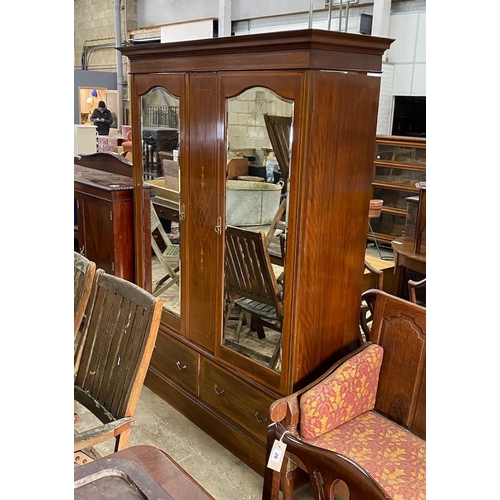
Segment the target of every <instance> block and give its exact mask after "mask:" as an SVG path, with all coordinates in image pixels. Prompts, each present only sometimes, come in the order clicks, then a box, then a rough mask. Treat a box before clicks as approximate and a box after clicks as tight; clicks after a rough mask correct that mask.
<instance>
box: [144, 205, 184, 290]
mask: <svg viewBox="0 0 500 500" xmlns="http://www.w3.org/2000/svg"><path fill="white" fill-rule="evenodd" d="M155 231H158V233H159V234H160V237H161V239H162V240H163V243H164V244H165V250H163V251H162V250H161V249H160V247H159V246H158V243H157V242H156V240H155V238H154V236H153V233H154V232H155ZM151 247H152V248H153V251H154V253H155V255H156V257H157V258H158V260H159V262H160V264H161V265H162V267H163V269H164V270H165V271H166V273H167V274H165V276H163V277H162V278H161V279H160V280H158V282H157V283H156V285H155V287H154V290H153V295H154V296H155V297H158V296H160V295H161V294H162V293H164V292H165V290H168V289H169V288H170V287H171V286H172V285H177V286H179V277H180V276H179V258H180V246H179V245H178V244H174V243H172V242H171V241H170V238H169V237H168V235H167V233H166V231H165V229H164V228H163V226H162V224H161V221H160V218H159V217H158V214H157V213H156V210H155V208H154V205H153V203H152V202H151Z"/></svg>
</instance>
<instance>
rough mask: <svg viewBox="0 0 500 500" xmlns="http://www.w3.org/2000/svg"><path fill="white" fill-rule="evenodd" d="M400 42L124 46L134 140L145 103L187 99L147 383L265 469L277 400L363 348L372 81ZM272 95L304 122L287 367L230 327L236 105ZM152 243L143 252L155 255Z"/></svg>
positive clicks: (314, 36)
mask: <svg viewBox="0 0 500 500" xmlns="http://www.w3.org/2000/svg"><path fill="white" fill-rule="evenodd" d="M391 42H392V40H389V39H386V38H379V37H371V36H364V35H355V34H351V33H340V32H329V31H325V30H298V31H287V32H276V33H266V34H256V35H245V36H238V37H223V38H214V39H208V40H191V41H187V42H175V43H162V44H142V45H136V46H129V47H120V48H119V49H118V50H119V51H120V52H121V53H122V54H123V55H124V56H127V57H128V58H129V60H130V61H129V62H130V82H131V95H130V97H131V109H132V124H133V128H132V131H133V134H134V135H133V142H134V144H140V143H141V126H140V124H141V111H143V110H142V109H141V106H142V103H143V102H144V101H145V98H147V97H148V96H149V95H151V93H152V92H155V91H157V90H158V89H162V90H163V91H164V92H165V95H166V96H168V97H169V98H170V99H172V98H175V99H176V100H178V102H179V140H180V147H179V152H180V156H179V166H180V186H181V189H180V203H179V207H180V210H179V226H180V252H181V254H180V261H181V266H180V267H181V279H180V283H181V286H180V313H178V314H173V313H171V312H170V311H168V310H167V311H165V310H164V314H163V317H162V323H161V325H160V330H159V332H158V338H157V342H156V348H155V350H154V352H153V356H152V358H151V364H150V367H149V370H148V374H147V376H146V380H145V384H146V385H147V386H148V387H149V388H150V389H151V390H153V391H154V392H155V393H156V394H158V395H160V396H161V397H162V398H163V399H165V401H167V402H168V403H169V404H171V405H172V406H174V407H175V408H176V409H177V410H179V411H180V412H181V413H182V414H184V415H185V416H187V418H189V419H190V420H191V421H192V422H194V423H195V424H196V425H198V426H199V427H200V428H201V429H203V430H204V431H205V432H207V433H208V434H209V435H210V436H212V437H213V438H214V439H216V440H217V441H218V442H220V443H221V444H222V445H223V446H225V447H226V448H227V449H228V450H230V451H231V452H232V453H234V454H235V455H236V456H237V457H239V458H240V459H241V460H242V461H244V462H245V463H246V464H248V465H249V466H250V467H252V468H253V469H254V470H255V471H257V472H259V473H260V474H263V472H264V467H265V463H264V462H265V448H266V431H267V425H268V424H269V420H268V416H269V407H270V404H271V403H272V401H274V400H275V399H277V398H279V397H281V396H284V395H287V394H291V393H292V392H293V391H295V390H296V389H297V388H299V387H302V386H303V385H305V384H307V383H308V382H309V381H311V380H313V379H314V378H315V377H316V376H317V375H318V374H319V373H321V372H322V371H324V369H325V367H326V366H330V365H331V364H332V361H333V360H334V359H337V358H338V357H340V356H342V355H343V354H344V353H345V352H348V351H350V350H352V349H354V348H355V347H356V346H357V345H358V342H359V340H358V338H359V327H358V318H359V307H360V300H361V292H362V288H363V272H364V258H365V249H366V226H367V214H368V207H369V201H370V198H371V183H372V177H373V171H372V165H373V158H374V154H375V136H376V123H377V109H378V100H379V93H380V78H377V77H376V76H373V75H371V73H374V72H375V73H376V72H380V71H381V64H382V55H383V54H384V52H385V51H386V50H387V49H388V48H389V46H390V44H391ZM266 93H272V94H273V96H277V98H278V99H279V100H280V105H281V107H280V108H276V109H280V110H281V111H280V112H277V113H276V114H281V115H283V114H285V113H286V111H283V110H287V109H288V108H287V106H288V107H290V104H292V111H291V113H290V114H291V115H292V122H291V123H292V125H291V127H293V141H290V144H291V156H290V166H289V168H290V172H291V173H290V183H289V190H288V194H287V200H288V206H287V240H286V241H287V249H286V255H285V262H284V267H285V269H286V273H285V274H286V285H285V293H284V320H283V326H282V332H281V337H280V342H281V357H280V365H279V368H276V369H272V368H270V367H269V366H268V365H267V364H265V363H262V362H259V360H255V359H252V358H250V357H248V356H246V355H245V354H242V353H240V352H237V351H236V350H234V349H232V348H231V346H230V344H229V343H228V342H225V327H226V324H225V322H224V321H225V318H224V305H225V304H224V300H225V293H224V292H225V287H224V282H225V276H224V259H225V227H226V179H227V163H228V161H227V159H228V148H229V147H230V146H229V144H228V140H229V139H228V138H229V137H230V136H231V134H230V127H231V126H232V123H235V122H234V121H232V117H231V116H229V114H230V112H229V110H230V109H231V106H232V103H234V102H235V101H236V100H237V99H239V97H240V96H245V97H247V96H249V95H250V94H253V95H255V96H257V95H259V96H266V95H267V94H266ZM262 123H264V120H262ZM134 124H136V125H134ZM242 147H243V146H242ZM142 153H143V152H142V151H141V149H140V148H135V149H134V151H133V164H134V180H135V181H136V182H140V180H142V181H143V179H144V175H145V173H146V172H145V170H146V168H145V167H146V166H147V165H145V164H144V162H143V158H142ZM353 186H355V188H353ZM135 205H136V206H140V203H139V202H138V200H136V203H135ZM137 215H139V214H137ZM146 217H147V216H146V214H144V215H143V218H141V217H138V219H137V220H136V227H140V226H141V225H142V223H143V221H144V219H145V218H146ZM142 244H143V242H141V241H137V239H136V248H138V252H139V255H142V254H143V253H147V252H148V251H150V247H149V245H147V246H144V247H143V248H142V250H141V246H142ZM141 252H142V253H141ZM142 282H143V277H142V276H139V277H138V281H137V283H142Z"/></svg>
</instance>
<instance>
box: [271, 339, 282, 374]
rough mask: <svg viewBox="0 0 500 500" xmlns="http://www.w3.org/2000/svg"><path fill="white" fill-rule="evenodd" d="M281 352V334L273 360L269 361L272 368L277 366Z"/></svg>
mask: <svg viewBox="0 0 500 500" xmlns="http://www.w3.org/2000/svg"><path fill="white" fill-rule="evenodd" d="M280 352H281V335H280V339H279V341H278V343H277V344H276V347H275V348H274V352H273V355H272V356H271V361H269V368H272V369H274V368H276V364H277V362H278V359H279V355H280Z"/></svg>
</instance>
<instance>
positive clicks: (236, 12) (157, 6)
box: [137, 0, 325, 28]
mask: <svg viewBox="0 0 500 500" xmlns="http://www.w3.org/2000/svg"><path fill="white" fill-rule="evenodd" d="M220 1H224V0H168V1H166V0H143V1H142V2H139V3H138V5H137V27H138V28H146V27H151V26H159V25H162V24H172V23H181V22H185V21H194V20H198V19H206V18H218V17H219V2H220ZM231 4H232V5H231V19H232V20H233V21H239V20H241V19H249V18H250V19H251V18H257V17H266V16H281V15H285V14H290V13H294V12H309V6H310V0H232V1H231ZM324 6H325V2H324V0H314V4H313V7H314V8H315V9H323V8H324Z"/></svg>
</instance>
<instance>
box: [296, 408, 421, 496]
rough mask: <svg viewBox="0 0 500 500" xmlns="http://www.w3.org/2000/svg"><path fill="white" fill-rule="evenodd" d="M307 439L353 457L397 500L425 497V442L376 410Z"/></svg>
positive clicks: (315, 444) (310, 442)
mask: <svg viewBox="0 0 500 500" xmlns="http://www.w3.org/2000/svg"><path fill="white" fill-rule="evenodd" d="M303 441H305V442H306V443H309V444H313V445H314V446H318V447H320V448H325V449H328V450H333V451H336V452H337V453H340V454H342V455H344V456H346V457H349V458H351V459H352V460H354V461H355V462H356V463H358V464H359V465H360V466H361V467H363V468H364V469H365V470H366V471H367V472H368V473H369V474H370V475H371V476H372V477H373V478H374V479H375V480H376V481H377V483H379V484H380V486H382V488H384V490H385V491H386V492H387V493H388V494H389V495H390V496H391V498H393V499H394V500H425V495H426V493H425V490H426V481H425V478H426V462H425V456H426V444H425V441H423V440H422V439H419V438H418V437H416V436H415V435H414V434H412V433H411V432H409V431H407V430H406V429H403V428H402V427H400V426H399V425H397V424H395V423H394V422H392V421H390V420H388V419H386V418H384V417H383V416H381V415H379V414H378V413H376V412H374V411H367V412H365V413H363V414H361V415H358V416H357V417H356V418H355V419H353V420H350V421H349V422H346V423H345V424H343V425H341V426H340V427H337V428H335V429H333V430H331V431H330V432H327V433H325V434H323V435H321V436H319V437H317V438H316V439H303Z"/></svg>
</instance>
